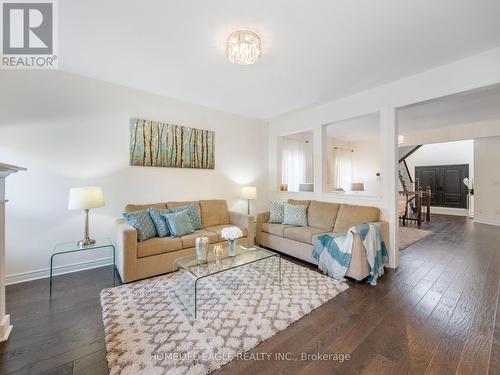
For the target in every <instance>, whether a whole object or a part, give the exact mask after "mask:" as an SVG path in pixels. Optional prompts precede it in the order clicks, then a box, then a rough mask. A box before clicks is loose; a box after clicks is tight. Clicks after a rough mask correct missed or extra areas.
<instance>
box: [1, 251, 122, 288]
mask: <svg viewBox="0 0 500 375" xmlns="http://www.w3.org/2000/svg"><path fill="white" fill-rule="evenodd" d="M111 264H113V258H112V257H107V258H101V259H95V260H89V261H85V262H79V263H72V264H67V265H62V266H57V267H54V269H53V275H54V276H56V275H64V274H66V273H71V272H77V271H83V270H90V269H92V268H98V267H104V266H109V265H111ZM49 276H50V269H49V268H48V267H47V268H44V269H41V270H36V271H28V272H21V273H15V274H12V275H6V276H5V285H11V284H17V283H23V282H25V281H30V280H37V279H43V278H46V277H49Z"/></svg>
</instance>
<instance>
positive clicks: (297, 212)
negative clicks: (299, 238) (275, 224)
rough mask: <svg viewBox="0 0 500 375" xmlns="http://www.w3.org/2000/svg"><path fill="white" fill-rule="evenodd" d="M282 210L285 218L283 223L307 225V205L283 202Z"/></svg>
mask: <svg viewBox="0 0 500 375" xmlns="http://www.w3.org/2000/svg"><path fill="white" fill-rule="evenodd" d="M284 211H285V218H284V220H283V224H287V225H298V226H299V227H307V206H299V205H295V204H290V203H285V204H284Z"/></svg>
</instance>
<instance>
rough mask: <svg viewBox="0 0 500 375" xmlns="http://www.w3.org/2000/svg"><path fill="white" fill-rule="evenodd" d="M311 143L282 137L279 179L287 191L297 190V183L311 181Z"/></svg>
mask: <svg viewBox="0 0 500 375" xmlns="http://www.w3.org/2000/svg"><path fill="white" fill-rule="evenodd" d="M311 145H312V144H311V143H310V142H309V143H306V142H305V141H303V140H298V139H291V138H283V142H282V154H281V181H282V183H283V184H287V185H288V191H299V184H303V183H312V182H313V160H312V147H311Z"/></svg>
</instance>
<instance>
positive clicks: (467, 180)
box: [464, 177, 474, 195]
mask: <svg viewBox="0 0 500 375" xmlns="http://www.w3.org/2000/svg"><path fill="white" fill-rule="evenodd" d="M464 185H465V186H467V189H469V194H470V195H474V179H473V178H472V177H471V178H468V177H465V178H464Z"/></svg>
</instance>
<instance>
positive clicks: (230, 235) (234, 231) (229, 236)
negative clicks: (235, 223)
mask: <svg viewBox="0 0 500 375" xmlns="http://www.w3.org/2000/svg"><path fill="white" fill-rule="evenodd" d="M220 236H221V237H222V238H224V239H225V240H228V241H234V240H236V239H238V238H241V237H243V232H242V231H241V229H240V228H238V227H227V228H224V229H222V230H221V232H220Z"/></svg>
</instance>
